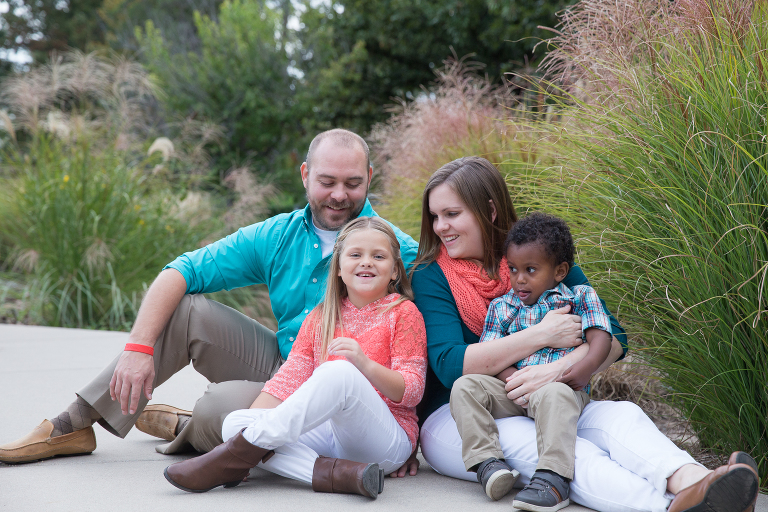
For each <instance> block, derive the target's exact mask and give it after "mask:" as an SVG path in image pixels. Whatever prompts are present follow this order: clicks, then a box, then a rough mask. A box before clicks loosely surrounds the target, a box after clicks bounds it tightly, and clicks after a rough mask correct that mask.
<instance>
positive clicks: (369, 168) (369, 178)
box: [368, 165, 373, 188]
mask: <svg viewBox="0 0 768 512" xmlns="http://www.w3.org/2000/svg"><path fill="white" fill-rule="evenodd" d="M372 179H373V166H372V165H369V166H368V187H369V188H370V186H371V180H372Z"/></svg>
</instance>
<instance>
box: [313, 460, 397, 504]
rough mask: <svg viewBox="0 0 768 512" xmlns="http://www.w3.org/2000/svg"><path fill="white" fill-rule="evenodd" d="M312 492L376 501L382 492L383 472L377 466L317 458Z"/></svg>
mask: <svg viewBox="0 0 768 512" xmlns="http://www.w3.org/2000/svg"><path fill="white" fill-rule="evenodd" d="M312 490H313V491H315V492H337V493H344V494H359V495H361V496H368V497H369V498H373V499H376V497H377V496H378V495H379V494H381V491H383V490H384V471H382V470H381V469H379V465H378V464H366V463H364V462H352V461H351V460H344V459H332V458H330V457H318V458H317V459H316V460H315V468H314V470H313V471H312Z"/></svg>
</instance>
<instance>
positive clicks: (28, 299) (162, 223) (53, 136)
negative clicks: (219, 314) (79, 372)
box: [0, 52, 213, 329]
mask: <svg viewBox="0 0 768 512" xmlns="http://www.w3.org/2000/svg"><path fill="white" fill-rule="evenodd" d="M155 92H156V91H155V89H154V87H153V86H152V83H151V81H150V79H149V77H148V76H147V74H146V72H145V71H144V70H143V69H142V68H141V66H139V65H137V64H135V63H133V62H130V61H128V60H125V59H120V58H115V59H111V60H110V59H105V58H102V57H100V56H99V55H97V54H87V55H85V54H80V53H77V52H72V53H67V54H63V55H61V56H54V57H53V58H52V60H51V62H50V63H49V64H47V65H45V66H40V67H37V68H34V69H32V70H31V71H29V72H27V73H25V74H23V75H17V76H13V77H10V78H7V79H6V80H5V81H4V82H3V84H2V87H0V103H2V106H3V107H4V109H5V110H2V111H0V118H1V119H2V121H3V125H2V127H3V128H4V133H2V134H0V257H1V258H2V261H0V267H2V268H4V269H5V270H7V271H10V272H11V274H8V275H10V276H11V279H10V280H2V281H0V298H1V299H2V300H1V301H0V309H2V310H6V311H7V313H3V312H2V311H0V314H2V316H5V315H6V314H7V315H8V316H13V317H15V319H16V320H21V321H26V322H32V323H42V324H47V325H56V326H67V327H95V328H109V329H126V328H129V327H130V325H131V323H132V321H133V319H134V318H135V315H136V312H137V309H138V305H139V303H140V300H141V297H142V294H143V292H144V290H145V288H146V286H148V284H149V283H150V282H151V281H152V279H153V278H154V276H155V275H157V273H158V272H159V271H160V269H162V267H163V266H164V265H165V264H166V263H167V262H168V261H170V260H171V259H173V258H174V257H175V256H177V255H178V254H179V253H181V252H183V251H185V250H192V249H195V248H197V247H198V246H199V241H200V240H201V239H202V238H203V237H204V236H206V235H208V234H210V233H211V231H212V230H213V226H212V224H211V221H210V217H211V212H210V211H209V212H203V214H202V215H201V213H200V212H199V211H189V209H185V208H183V206H184V204H185V202H182V201H181V199H182V195H181V194H182V193H183V192H181V193H179V192H174V189H176V190H178V189H183V188H185V187H186V186H188V185H189V184H190V183H193V182H194V180H192V179H191V178H190V176H191V175H192V174H196V169H197V168H198V167H200V164H199V162H200V161H202V160H201V158H200V157H199V156H198V157H196V156H195V154H194V152H192V153H190V154H185V153H183V152H182V151H179V149H178V148H179V147H183V146H184V144H183V143H182V144H179V145H178V146H177V149H176V150H174V146H173V143H172V142H171V141H170V140H169V139H167V138H164V137H161V138H158V139H157V140H156V141H155V143H154V144H152V145H151V146H149V141H147V138H148V137H150V136H151V135H150V134H151V123H152V119H153V118H152V109H153V105H154V104H155V99H154V94H155ZM190 124H193V123H190ZM203 131H205V132H206V133H207V132H210V130H207V131H206V130H203ZM206 133H201V134H200V135H199V136H198V137H196V139H197V140H198V141H205V140H206ZM182 135H183V133H182ZM180 138H181V139H182V140H183V139H184V137H180ZM145 141H147V142H145ZM188 145H189V144H188ZM198 145H200V144H198ZM147 146H149V147H147ZM193 149H197V150H198V153H202V152H203V150H202V149H201V148H194V147H193ZM187 195H188V198H189V196H190V194H187ZM187 202H188V201H187ZM9 298H10V299H11V302H10V303H11V304H13V308H10V309H9V307H8V303H9V302H8V301H9Z"/></svg>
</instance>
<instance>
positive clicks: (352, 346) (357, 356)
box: [328, 337, 370, 373]
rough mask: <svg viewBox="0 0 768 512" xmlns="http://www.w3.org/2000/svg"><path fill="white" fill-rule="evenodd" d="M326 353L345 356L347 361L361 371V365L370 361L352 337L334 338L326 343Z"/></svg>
mask: <svg viewBox="0 0 768 512" xmlns="http://www.w3.org/2000/svg"><path fill="white" fill-rule="evenodd" d="M328 354H329V355H332V356H344V357H346V358H347V361H349V362H350V363H352V364H353V365H355V367H356V368H357V369H358V370H360V371H361V372H363V366H364V365H365V364H366V363H367V362H368V361H370V359H368V356H366V355H365V353H364V352H363V349H361V348H360V344H359V343H358V342H357V341H356V340H354V339H352V338H344V337H339V338H334V339H333V341H331V342H330V343H329V344H328ZM363 373H365V372H363Z"/></svg>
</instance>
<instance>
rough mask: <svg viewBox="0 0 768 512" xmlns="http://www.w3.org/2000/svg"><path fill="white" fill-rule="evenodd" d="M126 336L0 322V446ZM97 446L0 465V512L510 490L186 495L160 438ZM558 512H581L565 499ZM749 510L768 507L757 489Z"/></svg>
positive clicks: (453, 483)
mask: <svg viewBox="0 0 768 512" xmlns="http://www.w3.org/2000/svg"><path fill="white" fill-rule="evenodd" d="M126 340H127V334H126V333H115V332H104V331H85V330H77V329H55V328H48V327H29V326H17V325H0V388H1V389H2V390H3V393H1V394H0V411H3V414H2V418H0V444H1V443H6V442H9V441H11V440H13V439H16V438H18V437H21V436H23V435H25V434H26V433H28V432H29V431H30V430H31V429H32V428H33V427H35V426H36V425H37V424H38V423H40V422H41V421H42V420H43V419H45V418H46V417H48V416H50V415H55V414H58V413H59V412H60V411H61V410H63V408H64V407H66V406H67V405H68V404H69V403H71V402H72V401H73V400H74V398H75V395H74V392H75V391H77V390H79V389H80V388H81V387H82V386H83V385H84V384H85V383H87V382H88V381H89V380H90V379H91V378H92V377H93V376H94V375H96V373H97V372H98V371H99V370H101V369H102V368H103V367H104V366H105V365H106V364H107V363H108V362H109V361H110V360H111V359H112V358H113V357H114V356H115V355H117V354H118V353H119V352H120V350H122V348H123V346H124V345H125V343H126ZM207 383H208V382H207V380H206V379H205V378H204V377H202V376H201V375H199V374H198V373H196V372H195V371H194V370H193V369H192V367H191V366H190V367H187V368H186V369H184V370H183V371H182V372H180V373H179V374H177V375H176V376H174V377H173V378H172V379H171V380H170V381H168V382H167V383H166V384H164V385H163V386H162V387H160V388H158V389H157V390H156V391H155V392H154V396H153V400H152V403H168V404H173V405H176V406H179V407H184V408H187V409H191V408H192V407H193V405H194V403H195V400H197V398H198V397H199V396H200V395H202V393H203V391H204V390H205V387H206V385H207ZM95 429H96V437H97V442H98V448H97V449H96V451H95V452H94V453H93V454H91V455H86V456H79V457H60V458H55V459H51V460H48V461H44V462H41V463H34V464H22V465H16V466H10V465H5V464H2V463H0V510H3V511H5V510H8V511H14V512H24V511H42V510H47V511H51V512H54V511H55V512H60V511H62V512H69V511H72V512H75V511H78V512H80V511H97V510H98V511H104V510H108V511H135V510H145V511H154V510H184V511H185V512H194V511H198V510H200V511H203V510H206V511H209V510H216V509H220V508H222V507H226V508H228V509H230V510H251V509H254V508H255V509H257V510H318V509H319V510H329V511H330V510H334V511H335V512H341V511H343V510H352V509H357V508H358V507H360V508H365V509H367V510H374V509H377V510H384V509H387V510H416V511H423V512H429V511H441V512H445V511H450V510H472V511H483V510H497V511H498V510H510V509H512V500H513V498H512V496H511V495H510V496H507V497H506V498H505V499H503V500H501V501H499V502H492V501H490V500H489V499H487V498H486V497H485V495H484V494H483V493H482V491H481V489H480V487H479V486H478V485H477V484H476V483H471V482H464V481H460V480H455V479H452V478H447V477H443V476H441V475H438V474H437V473H435V472H434V471H433V470H432V469H431V468H429V466H428V465H426V464H425V463H424V462H423V459H422V466H421V470H420V471H419V475H418V476H416V477H408V478H404V479H391V478H387V480H386V483H385V490H384V493H383V494H381V495H380V496H379V498H378V499H377V500H375V501H372V500H368V499H366V498H362V497H360V496H349V495H337V494H335V495H331V494H320V493H314V492H312V490H311V489H310V488H309V487H308V486H306V485H304V484H301V483H299V482H295V481H292V480H288V479H285V478H281V477H278V476H275V475H272V474H270V473H267V472H266V471H263V470H259V469H256V470H254V471H253V472H252V473H251V478H250V479H249V481H248V482H245V483H243V484H241V485H239V486H238V487H236V488H234V489H223V488H218V489H215V490H213V491H211V492H208V493H205V494H189V493H185V492H182V491H179V490H178V489H176V488H174V487H172V486H171V485H170V484H168V483H167V482H166V481H165V478H163V475H162V472H163V469H164V468H165V467H166V466H167V465H168V464H170V463H172V462H175V461H178V460H182V459H184V458H185V457H182V456H165V455H160V454H158V453H156V452H155V450H154V447H155V445H157V444H159V443H160V441H159V440H156V439H154V438H152V437H150V436H147V435H145V434H143V433H141V432H139V431H137V430H133V431H131V433H130V434H128V436H127V437H126V439H125V440H120V439H118V438H117V437H114V436H112V435H111V434H109V433H107V432H106V431H105V430H103V429H102V428H101V427H99V426H96V427H95ZM564 510H565V511H566V512H578V511H582V512H583V511H587V510H589V509H586V508H584V507H580V506H576V505H572V506H570V507H568V508H566V509H564ZM757 511H758V512H768V497H766V496H760V498H759V499H758V505H757Z"/></svg>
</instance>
